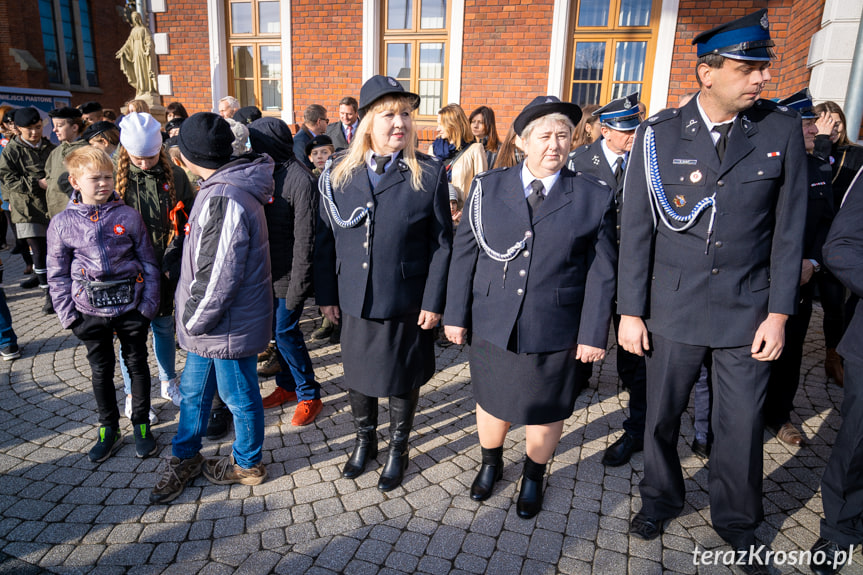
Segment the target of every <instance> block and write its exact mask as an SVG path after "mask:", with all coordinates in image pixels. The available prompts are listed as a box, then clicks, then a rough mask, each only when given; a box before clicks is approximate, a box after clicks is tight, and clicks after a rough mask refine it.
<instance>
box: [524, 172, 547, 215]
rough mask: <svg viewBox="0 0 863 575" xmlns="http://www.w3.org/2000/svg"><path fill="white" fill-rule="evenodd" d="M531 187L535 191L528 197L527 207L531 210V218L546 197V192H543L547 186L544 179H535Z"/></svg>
mask: <svg viewBox="0 0 863 575" xmlns="http://www.w3.org/2000/svg"><path fill="white" fill-rule="evenodd" d="M530 189H532V190H533V192H531V194H530V195H529V196H528V197H527V207H528V211H529V212H530V219H533V214H534V213H535V212H536V210H537V208H539V205H540V204H541V203H542V201H543V200H544V199H545V194H543V193H542V192H543V190H545V186H543V185H542V180H534V181H532V182H531V183H530Z"/></svg>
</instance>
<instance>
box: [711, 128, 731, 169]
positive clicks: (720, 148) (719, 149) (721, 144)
mask: <svg viewBox="0 0 863 575" xmlns="http://www.w3.org/2000/svg"><path fill="white" fill-rule="evenodd" d="M730 129H731V122H728V123H727V124H719V125H718V126H713V131H714V132H716V133H717V134H719V139H718V140H716V153H717V154H718V155H719V161H720V162H722V160H723V159H724V158H725V148H727V147H728V131H729V130H730Z"/></svg>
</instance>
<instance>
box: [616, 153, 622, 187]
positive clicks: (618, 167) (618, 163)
mask: <svg viewBox="0 0 863 575" xmlns="http://www.w3.org/2000/svg"><path fill="white" fill-rule="evenodd" d="M614 179H615V180H616V181H617V187H618V188H620V186H621V185H623V156H618V157H617V160H615V161H614Z"/></svg>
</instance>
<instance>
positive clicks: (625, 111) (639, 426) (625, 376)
mask: <svg viewBox="0 0 863 575" xmlns="http://www.w3.org/2000/svg"><path fill="white" fill-rule="evenodd" d="M638 96H639V94H638V92H635V93H633V94H630V95H629V96H626V97H624V98H618V99H616V100H612V101H611V102H609V103H608V104H606V105H605V106H603V107H602V108H599V109H598V110H596V111H594V112H593V115H594V116H599V131H600V133H601V134H602V137H601V138H599V139H598V140H596V141H595V142H593V143H592V144H587V145H585V146H581V147H579V148H577V149H576V150H575V151H574V152H572V153H571V154H570V155H569V169H570V170H572V171H574V172H584V173H587V174H591V175H594V176H596V177H598V178H599V179H601V180H603V181H605V182H608V184H609V185H610V186H611V187H612V188H613V189H614V200H615V209H616V211H617V222H616V225H617V234H616V239H617V244H618V245H619V244H620V208H621V204H622V199H623V198H622V194H623V177H624V174H625V173H626V163H627V162H626V161H627V160H628V159H629V151H630V150H631V149H632V142H633V140H634V138H635V129H636V128H638V125H639V124H640V123H641V118H640V109H639V107H638ZM619 323H620V316H618V315H615V316H614V327H615V329H617V327H618V325H619ZM591 365H592V364H589V363H588V364H580V365H579V377H580V378H583V382H580V383H582V385H586V384H587V379H589V378H590V375H591V371H592V369H591ZM617 374H618V376H619V377H620V381H621V383H622V384H623V387H624V388H626V389H629V417H628V418H627V419H626V421H624V422H623V435H621V436H620V438H619V439H618V440H617V441H615V442H614V443H613V444H612V445H611V446H610V447H609V448H608V449H607V450H606V451H605V453H604V454H603V456H602V463H603V464H604V465H608V466H609V467H617V466H619V465H625V464H626V463H627V462H629V460H630V458H631V457H632V454H633V453H636V452H639V451H641V450H642V449H644V418H645V415H646V414H647V397H646V395H645V394H646V389H647V368H646V367H645V364H644V356H638V355H635V354H632V353H629V352H628V351H626V350H625V349H623V348H621V347H618V349H617Z"/></svg>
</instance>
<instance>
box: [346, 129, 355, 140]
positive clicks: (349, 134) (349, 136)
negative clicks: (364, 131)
mask: <svg viewBox="0 0 863 575" xmlns="http://www.w3.org/2000/svg"><path fill="white" fill-rule="evenodd" d="M353 137H354V127H353V126H347V127H346V128H345V140H347V142H348V144H350V143H351V140H352V139H353Z"/></svg>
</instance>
